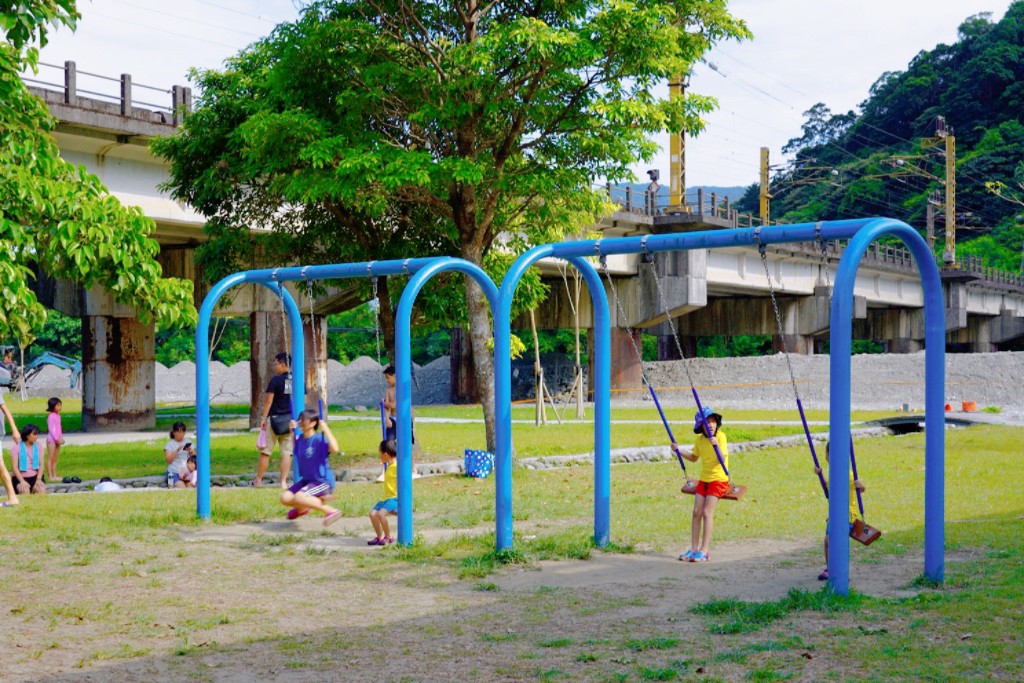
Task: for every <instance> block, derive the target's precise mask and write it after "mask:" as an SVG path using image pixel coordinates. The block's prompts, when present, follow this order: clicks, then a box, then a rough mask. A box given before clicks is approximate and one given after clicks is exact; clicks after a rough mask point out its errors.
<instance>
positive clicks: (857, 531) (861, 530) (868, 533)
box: [850, 519, 882, 545]
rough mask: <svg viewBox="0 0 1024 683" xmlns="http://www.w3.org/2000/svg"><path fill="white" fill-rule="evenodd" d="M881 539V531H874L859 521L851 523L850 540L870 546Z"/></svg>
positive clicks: (868, 525) (873, 528)
mask: <svg viewBox="0 0 1024 683" xmlns="http://www.w3.org/2000/svg"><path fill="white" fill-rule="evenodd" d="M881 537H882V531H881V530H880V529H876V528H875V527H873V526H871V525H870V524H865V523H864V522H862V521H861V520H859V519H858V520H856V521H855V522H854V523H853V528H852V529H850V538H852V539H853V540H855V541H857V542H858V543H861V544H863V545H871V544H872V543H874V542H875V541H877V540H878V539H879V538H881Z"/></svg>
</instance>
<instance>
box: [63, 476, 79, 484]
mask: <svg viewBox="0 0 1024 683" xmlns="http://www.w3.org/2000/svg"><path fill="white" fill-rule="evenodd" d="M60 483H62V484H81V483H82V480H81V479H79V478H78V477H64V478H63V479H61V480H60Z"/></svg>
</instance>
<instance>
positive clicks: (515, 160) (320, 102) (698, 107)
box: [156, 0, 748, 433]
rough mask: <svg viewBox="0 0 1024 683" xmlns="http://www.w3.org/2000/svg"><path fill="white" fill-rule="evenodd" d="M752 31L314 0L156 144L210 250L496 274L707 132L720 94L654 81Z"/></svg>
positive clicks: (639, 15) (517, 9) (621, 13)
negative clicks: (422, 263) (262, 246)
mask: <svg viewBox="0 0 1024 683" xmlns="http://www.w3.org/2000/svg"><path fill="white" fill-rule="evenodd" d="M747 36H748V32H747V29H746V27H745V26H744V24H743V23H742V22H740V21H738V20H736V19H734V18H733V17H732V16H731V15H730V14H729V13H728V12H727V11H726V7H725V0H669V1H661V2H652V1H650V0H632V1H623V0H571V1H569V2H564V1H561V0H559V1H558V2H553V1H551V0H534V1H532V2H519V1H514V2H502V3H499V2H478V0H452V1H450V2H444V3H416V2H410V1H409V0H380V1H378V0H350V1H346V2H342V1H340V0H320V1H318V2H313V3H312V4H311V5H310V6H309V7H307V8H306V9H305V10H304V12H303V14H302V16H301V18H300V19H299V20H298V21H296V22H294V23H290V24H283V25H281V26H279V27H278V28H277V29H276V30H275V31H274V32H273V33H272V34H271V35H270V36H268V37H267V38H266V39H264V40H261V41H259V42H257V43H255V44H253V45H252V46H250V47H249V48H247V49H246V50H244V51H242V52H241V53H240V54H238V55H236V56H235V57H233V58H232V59H230V60H228V62H227V64H226V65H225V68H224V69H220V70H214V71H204V72H200V73H197V74H196V77H197V80H198V82H199V85H200V90H201V94H200V96H199V98H198V101H197V105H196V111H195V113H194V114H193V115H192V116H191V117H189V119H188V120H187V121H186V123H185V126H184V129H183V130H182V132H181V133H180V134H179V135H177V136H175V137H174V138H171V139H168V140H165V141H161V142H159V143H157V145H156V150H157V152H159V153H160V154H163V155H165V156H167V157H168V158H169V159H170V160H171V162H172V180H171V183H170V186H171V187H172V189H173V192H174V193H175V195H176V196H177V197H178V198H180V199H184V200H186V201H188V202H190V203H191V204H193V205H194V206H195V207H196V208H198V209H199V210H200V211H202V212H203V213H205V214H207V215H209V216H211V217H212V219H213V220H212V222H211V236H212V237H214V238H215V241H217V238H220V237H224V240H223V241H221V244H227V243H230V242H231V241H232V240H234V241H235V242H236V243H238V244H241V243H246V244H249V243H251V240H248V238H247V237H246V238H244V239H243V238H236V237H228V235H227V233H229V232H230V233H231V234H232V235H239V234H240V231H242V230H248V229H249V228H251V227H265V228H274V229H276V231H277V232H278V235H279V236H282V237H284V238H285V239H286V240H287V243H286V244H285V247H286V249H285V252H288V251H290V254H291V256H292V258H293V259H301V257H302V256H304V255H305V254H306V252H307V251H311V250H313V249H319V248H320V246H321V245H325V244H331V245H334V249H333V251H332V253H333V254H334V256H336V257H345V258H351V260H357V259H358V260H361V259H362V258H383V257H384V256H385V254H383V253H382V252H381V249H384V248H386V249H388V250H389V255H393V256H429V255H434V254H447V255H453V256H461V257H462V258H465V259H467V260H469V261H471V262H473V263H476V264H481V265H485V266H487V267H488V268H490V269H491V272H492V273H493V274H494V275H495V276H496V277H500V276H501V275H502V274H503V269H504V268H505V267H507V265H508V264H509V263H510V259H511V258H512V257H513V256H514V255H516V254H518V253H521V252H522V251H523V250H525V249H526V248H528V247H529V246H532V245H534V244H539V243H544V242H550V241H554V240H558V239H561V238H562V237H563V236H565V235H567V234H572V233H578V232H580V231H582V230H583V229H584V228H585V227H586V226H589V225H592V224H593V223H594V221H595V219H596V218H597V217H598V216H599V215H601V214H602V213H604V212H605V211H607V210H608V205H607V203H606V200H605V198H604V197H602V196H601V194H600V193H598V192H595V191H594V189H593V188H594V183H595V181H598V180H600V179H607V180H611V181H617V180H620V179H631V178H632V174H631V172H630V170H629V168H630V165H631V164H633V163H635V162H637V161H641V160H650V159H651V158H652V157H653V155H654V154H655V152H656V151H657V145H656V143H655V142H654V141H653V140H652V136H653V134H655V133H658V132H661V131H665V130H676V131H678V130H686V131H687V132H688V133H690V134H696V133H699V132H700V130H701V128H702V127H703V121H702V119H701V115H702V114H703V113H704V112H707V111H708V110H709V109H710V108H711V107H712V106H713V102H712V101H711V100H710V99H709V98H706V97H701V96H699V95H697V94H695V93H688V94H687V95H686V97H683V98H676V99H669V98H660V97H658V96H657V95H656V94H655V88H656V86H658V85H659V84H661V83H663V82H664V81H665V80H666V79H668V78H670V77H673V76H677V75H681V74H685V73H687V72H688V71H689V69H690V67H691V65H692V64H693V63H694V62H695V61H696V60H698V59H699V58H700V57H701V56H702V55H703V54H704V53H705V52H706V51H707V50H708V49H709V48H710V47H711V46H712V45H713V44H714V43H716V42H717V41H720V40H724V39H729V38H745V37H747ZM268 241H269V240H268ZM220 248H222V247H221V246H218V245H216V244H211V245H210V247H209V249H211V250H214V249H220ZM236 253H238V254H243V253H244V249H243V248H241V247H240V248H239V249H238V250H237V251H236ZM301 260H305V259H301ZM341 260H344V258H342V259H341ZM465 290H466V297H465V300H466V307H465V316H466V319H467V320H468V322H469V328H470V331H469V333H470V340H471V344H472V350H473V355H474V358H475V361H476V368H475V372H476V376H477V385H478V388H479V389H480V390H481V394H482V396H481V398H482V399H483V402H484V404H485V406H487V405H488V404H489V403H490V398H491V394H490V384H491V378H492V374H493V373H492V371H491V364H490V361H489V359H488V351H487V348H486V343H487V340H488V337H489V336H490V335H489V333H488V332H487V329H488V328H489V318H488V312H487V308H486V301H485V300H484V297H483V295H482V292H481V291H480V289H479V287H478V286H477V285H476V284H475V283H474V282H473V281H471V280H470V279H468V278H466V279H465ZM448 300H449V301H450V300H451V299H450V297H449V298H448ZM487 413H488V411H485V416H487V417H488V418H489V417H490V415H488V414H487ZM490 424H491V423H490V421H488V426H489V427H490ZM488 431H489V433H490V429H489V430H488Z"/></svg>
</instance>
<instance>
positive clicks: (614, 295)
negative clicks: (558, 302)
mask: <svg viewBox="0 0 1024 683" xmlns="http://www.w3.org/2000/svg"><path fill="white" fill-rule="evenodd" d="M602 258H603V257H602ZM601 270H602V271H603V272H604V275H605V278H606V279H607V280H608V288H609V289H610V290H611V294H612V298H613V299H615V306H616V309H617V310H618V313H619V317H620V318H621V320H622V324H623V325H624V326H625V328H626V334H628V335H629V343H630V344H632V346H633V352H634V353H635V354H636V359H637V361H638V362H639V363H640V378H641V379H642V380H643V383H644V384H645V385H647V386H650V385H651V382H650V380H648V379H647V373H646V372H645V371H644V354H643V351H642V350H641V348H640V346H639V345H638V344H637V342H636V336H635V335H634V334H633V328H632V327H631V326H630V324H629V318H627V317H626V309H625V308H624V307H623V305H622V299H620V298H619V293H618V292H617V291H616V289H615V281H614V280H612V274H611V271H609V270H608V266H607V264H605V263H604V261H602V269H601Z"/></svg>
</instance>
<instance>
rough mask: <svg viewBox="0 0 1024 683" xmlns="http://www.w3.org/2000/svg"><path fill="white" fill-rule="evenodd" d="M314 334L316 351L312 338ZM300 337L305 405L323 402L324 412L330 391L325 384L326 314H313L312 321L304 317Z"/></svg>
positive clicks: (310, 406) (311, 405)
mask: <svg viewBox="0 0 1024 683" xmlns="http://www.w3.org/2000/svg"><path fill="white" fill-rule="evenodd" d="M314 335H316V349H315V350H316V353H314V352H313V351H314V348H313V346H314V345H313V339H314ZM302 337H303V339H305V340H306V343H305V358H306V367H305V373H306V387H308V388H307V389H306V407H307V408H316V407H317V400H318V399H322V400H323V402H324V412H325V414H326V411H327V406H328V404H329V403H330V391H329V389H328V386H327V316H323V315H314V316H313V319H312V321H311V320H310V319H309V318H304V319H303V322H302Z"/></svg>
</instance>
